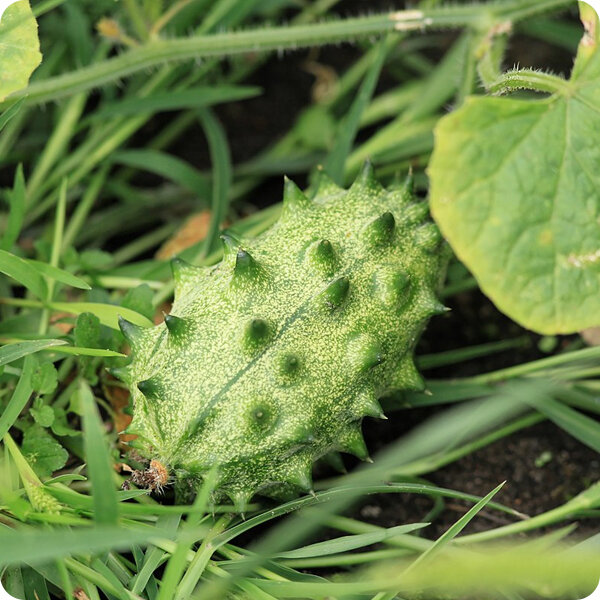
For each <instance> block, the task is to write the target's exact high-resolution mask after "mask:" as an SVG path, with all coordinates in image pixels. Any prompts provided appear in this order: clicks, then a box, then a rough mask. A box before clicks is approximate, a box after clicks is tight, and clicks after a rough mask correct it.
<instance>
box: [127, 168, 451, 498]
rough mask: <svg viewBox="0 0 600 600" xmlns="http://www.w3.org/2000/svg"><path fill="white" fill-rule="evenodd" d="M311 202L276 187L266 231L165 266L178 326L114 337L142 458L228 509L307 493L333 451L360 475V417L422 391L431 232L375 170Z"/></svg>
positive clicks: (171, 321)
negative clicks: (400, 393) (206, 260)
mask: <svg viewBox="0 0 600 600" xmlns="http://www.w3.org/2000/svg"><path fill="white" fill-rule="evenodd" d="M316 189H317V192H316V195H315V196H314V198H312V199H310V200H309V199H308V198H307V196H306V195H305V194H304V193H303V192H302V191H301V190H300V189H299V188H298V187H297V186H296V185H295V184H294V183H292V182H291V181H289V180H286V183H285V185H284V207H283V211H282V216H281V219H280V221H279V223H278V224H277V225H276V226H275V227H273V228H272V229H271V230H270V231H268V232H266V233H265V234H264V235H262V236H261V237H259V238H256V239H253V240H235V239H234V238H232V237H226V239H225V240H224V244H225V256H224V260H223V261H222V262H221V263H220V264H219V265H216V266H215V267H212V268H210V269H197V268H196V267H191V266H189V265H185V263H179V262H177V261H176V262H175V263H174V273H175V302H174V304H173V309H172V315H173V317H167V318H166V323H165V324H164V325H163V324H161V325H158V326H157V327H155V328H152V329H145V330H139V329H138V328H135V327H134V328H132V327H129V325H126V324H125V326H124V330H125V333H126V334H127V336H128V339H131V340H132V343H131V346H132V349H133V352H132V355H133V356H132V362H131V364H130V366H128V367H127V368H126V371H125V372H120V373H119V376H120V377H121V376H122V378H123V380H125V381H129V382H131V383H130V386H131V388H132V395H133V401H134V416H133V424H132V426H133V427H134V428H135V429H136V430H137V431H139V432H141V435H142V436H143V437H141V438H139V439H138V440H137V447H138V448H141V451H142V452H145V455H146V456H147V457H148V458H158V459H160V460H161V462H162V463H163V464H165V465H168V467H169V469H170V470H171V471H172V472H175V473H177V477H178V480H181V481H185V480H186V479H187V480H196V479H201V478H202V477H203V475H205V474H206V473H207V472H208V471H210V470H211V469H213V468H216V469H218V482H217V488H216V494H217V495H218V496H220V497H223V496H228V497H230V498H231V499H232V500H233V501H234V503H235V504H236V507H238V510H242V509H243V507H244V506H246V504H247V503H248V502H249V501H250V500H251V498H252V496H253V495H254V494H255V493H257V492H258V493H260V494H265V495H269V496H272V497H276V498H285V497H289V496H290V495H294V494H297V493H298V492H299V491H302V490H304V491H306V490H310V489H311V486H312V482H311V469H312V464H313V463H314V462H315V461H316V460H318V459H320V458H322V457H331V456H336V455H335V454H332V453H335V452H336V451H342V452H350V453H353V454H355V455H356V456H358V457H359V458H361V459H363V460H367V459H368V452H367V449H366V446H365V443H364V440H363V438H362V434H361V421H362V419H363V417H365V416H368V417H382V416H383V413H382V411H381V407H380V405H379V403H378V399H379V398H380V397H381V396H382V395H383V394H384V393H387V392H389V391H390V390H393V389H398V388H401V389H412V388H418V387H420V386H422V379H421V378H420V376H419V374H418V373H417V371H416V369H415V366H414V363H413V360H412V352H413V349H414V346H415V344H416V341H417V339H418V337H419V335H420V333H421V331H422V329H423V327H424V326H425V323H426V320H427V317H428V316H429V315H431V314H432V313H433V312H436V311H438V310H439V307H440V306H441V305H440V304H439V302H438V301H437V300H436V298H435V288H436V287H437V285H438V283H439V280H440V277H441V272H442V271H443V269H444V266H445V260H446V258H445V253H444V252H442V251H440V250H438V248H439V237H438V236H437V234H436V229H435V226H434V225H433V224H431V223H429V222H427V223H425V222H423V221H424V215H422V205H416V204H414V203H413V201H412V196H410V194H409V192H408V188H407V187H406V186H404V187H403V188H397V189H391V190H385V189H383V188H382V187H381V186H380V185H379V184H378V183H377V182H376V181H375V179H374V177H373V172H372V168H371V167H370V166H366V167H365V169H363V171H362V172H361V174H360V175H359V177H358V178H357V180H356V182H355V183H354V184H353V185H352V187H351V189H350V190H348V191H346V190H342V189H341V188H339V187H337V186H336V185H335V184H334V183H333V182H331V181H330V180H329V179H328V178H327V177H326V175H324V174H322V175H321V176H320V178H319V181H318V183H317V185H316ZM414 206H418V208H417V209H414V208H413V207H414ZM413 213H414V214H413ZM405 215H408V218H405ZM422 217H423V218H422ZM176 337H177V339H178V340H179V341H177V340H176V339H175V338H176ZM176 341H177V343H175V342H176ZM147 381H149V382H150V383H151V384H152V385H150V384H147V385H148V387H146V384H140V385H141V388H138V386H137V385H136V384H138V382H147ZM337 458H338V460H337V461H336V462H337V464H338V466H340V464H339V463H340V461H339V456H338V457H337ZM182 485H183V484H182Z"/></svg>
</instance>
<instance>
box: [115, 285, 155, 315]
mask: <svg viewBox="0 0 600 600" xmlns="http://www.w3.org/2000/svg"><path fill="white" fill-rule="evenodd" d="M153 298H154V292H153V291H152V290H151V289H150V286H149V285H148V284H146V283H143V284H142V285H138V286H137V287H135V288H133V289H131V290H129V291H128V292H127V293H126V294H125V296H124V298H123V300H122V302H121V306H124V307H125V308H129V309H131V310H135V312H138V313H140V315H144V316H145V317H147V318H148V319H150V320H152V318H153V317H154V305H153V304H152V299H153Z"/></svg>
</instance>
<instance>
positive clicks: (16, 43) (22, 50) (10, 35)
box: [0, 0, 42, 101]
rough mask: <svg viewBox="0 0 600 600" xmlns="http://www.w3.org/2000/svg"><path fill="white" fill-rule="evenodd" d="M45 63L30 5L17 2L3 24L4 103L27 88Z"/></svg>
mask: <svg viewBox="0 0 600 600" xmlns="http://www.w3.org/2000/svg"><path fill="white" fill-rule="evenodd" d="M41 60H42V55H41V54H40V41H39V39H38V34H37V23H36V20H35V17H34V16H33V13H32V12H31V7H30V6H29V2H28V0H19V1H18V2H14V3H13V4H11V5H10V6H9V7H8V8H7V9H6V10H5V11H4V14H3V15H2V20H0V73H2V77H1V78H0V101H1V100H4V98H6V96H8V95H9V94H12V93H13V92H16V91H18V90H20V89H23V88H24V87H26V86H27V82H28V81H29V78H30V77H31V74H32V73H33V71H34V70H35V68H36V67H37V66H38V65H39V64H40V62H41Z"/></svg>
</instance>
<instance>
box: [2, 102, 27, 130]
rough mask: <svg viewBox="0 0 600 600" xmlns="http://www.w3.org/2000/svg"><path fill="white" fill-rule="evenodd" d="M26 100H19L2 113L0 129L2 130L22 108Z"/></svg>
mask: <svg viewBox="0 0 600 600" xmlns="http://www.w3.org/2000/svg"><path fill="white" fill-rule="evenodd" d="M24 100H25V98H21V99H20V100H17V101H16V102H15V103H14V104H12V105H11V106H9V107H8V108H7V109H6V110H5V111H4V112H3V113H2V114H1V115H0V131H2V130H3V129H4V126H5V125H6V124H7V123H8V122H9V121H10V120H11V119H12V118H13V117H14V116H15V115H16V114H17V113H18V112H19V111H20V110H21V106H22V105H23V101H24Z"/></svg>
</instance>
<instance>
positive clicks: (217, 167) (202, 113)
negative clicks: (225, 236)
mask: <svg viewBox="0 0 600 600" xmlns="http://www.w3.org/2000/svg"><path fill="white" fill-rule="evenodd" d="M198 116H199V118H200V123H201V125H202V128H203V129H204V135H205V136H206V140H207V141H208V148H209V150H210V161H211V164H212V171H213V178H212V193H211V198H212V200H211V209H212V210H211V215H210V223H209V226H208V231H207V232H206V237H205V238H204V241H203V243H202V250H201V252H200V255H201V256H202V257H204V256H207V255H208V253H209V252H210V251H211V249H212V247H213V245H214V243H215V240H216V239H217V235H218V233H219V228H220V226H221V224H222V223H223V221H224V219H225V216H226V214H227V209H228V208H229V188H230V187H231V181H232V177H233V172H232V166H231V152H230V151H229V144H228V143H227V136H226V135H225V130H224V129H223V127H222V126H221V123H219V121H218V119H217V118H216V117H215V115H214V114H213V112H212V111H211V110H209V109H208V108H203V109H200V110H199V111H198Z"/></svg>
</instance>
